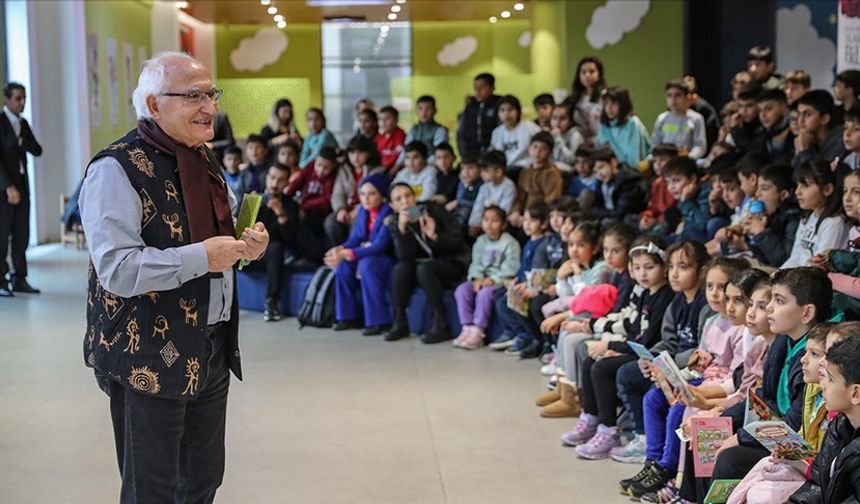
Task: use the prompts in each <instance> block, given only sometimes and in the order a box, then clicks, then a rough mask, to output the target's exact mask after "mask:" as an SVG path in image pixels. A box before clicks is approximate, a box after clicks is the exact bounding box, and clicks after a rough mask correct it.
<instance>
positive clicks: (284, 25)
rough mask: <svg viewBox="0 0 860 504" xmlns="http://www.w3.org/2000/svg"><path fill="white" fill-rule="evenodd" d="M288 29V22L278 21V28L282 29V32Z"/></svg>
mask: <svg viewBox="0 0 860 504" xmlns="http://www.w3.org/2000/svg"><path fill="white" fill-rule="evenodd" d="M286 27H287V22H286V21H278V28H280V29H282V30H283V29H284V28H286Z"/></svg>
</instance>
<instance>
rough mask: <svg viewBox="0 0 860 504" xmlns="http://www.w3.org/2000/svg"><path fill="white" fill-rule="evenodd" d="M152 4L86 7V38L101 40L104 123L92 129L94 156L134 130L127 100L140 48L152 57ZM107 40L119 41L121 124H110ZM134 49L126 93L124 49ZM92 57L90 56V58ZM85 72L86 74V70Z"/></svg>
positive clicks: (91, 0)
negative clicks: (129, 83)
mask: <svg viewBox="0 0 860 504" xmlns="http://www.w3.org/2000/svg"><path fill="white" fill-rule="evenodd" d="M151 11H152V7H151V3H150V2H143V1H136V0H87V1H86V2H85V3H84V16H85V18H86V35H87V36H89V35H90V34H95V35H96V36H97V37H98V60H99V62H98V66H99V76H100V78H99V90H98V92H99V97H100V102H101V123H100V125H99V126H93V125H92V121H91V125H90V150H91V151H92V153H93V154H95V153H96V152H98V151H99V150H101V149H102V148H104V147H105V146H107V145H108V144H109V143H111V142H112V141H114V140H116V139H118V138H120V137H122V136H123V135H125V133H127V132H128V130H129V129H131V126H130V125H131V124H132V123H133V119H132V118H129V117H128V113H127V110H126V109H127V107H126V99H127V98H128V97H129V96H131V92H132V91H133V90H134V86H136V85H137V76H138V75H139V74H140V72H139V69H140V64H141V61H140V58H139V56H138V48H139V47H145V48H146V54H147V56H151V55H152V50H151V49H152V46H151V44H150V39H151V36H152V35H151V24H152V23H151ZM107 38H113V39H115V40H116V46H117V81H118V82H117V86H118V91H119V124H118V125H116V126H112V125H111V123H110V104H109V90H108V56H107V42H106V40H107ZM125 43H130V44H131V45H132V64H133V65H134V68H133V71H132V76H133V79H132V86H131V89H127V87H126V82H125V57H124V49H123V46H124V44H125ZM87 57H89V55H87ZM84 71H86V70H84Z"/></svg>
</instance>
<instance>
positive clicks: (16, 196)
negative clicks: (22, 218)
mask: <svg viewBox="0 0 860 504" xmlns="http://www.w3.org/2000/svg"><path fill="white" fill-rule="evenodd" d="M6 199H7V200H8V201H9V204H10V205H17V204H18V203H20V202H21V193H20V192H18V189H17V188H15V186H9V187H7V188H6Z"/></svg>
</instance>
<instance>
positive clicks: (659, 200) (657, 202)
mask: <svg viewBox="0 0 860 504" xmlns="http://www.w3.org/2000/svg"><path fill="white" fill-rule="evenodd" d="M677 156H678V147H677V146H675V145H672V144H657V145H656V146H655V147H654V148H653V149H651V168H652V170H653V171H654V180H653V181H651V185H650V187H649V189H648V192H647V193H646V196H645V199H646V201H648V204H647V205H646V206H645V210H642V212H641V213H640V214H639V215H638V216H636V215H633V216H630V217H628V218H627V219H626V224H627V225H628V226H629V227H631V228H638V229H639V231H642V232H652V233H655V234H661V235H665V234H666V233H667V231H668V230H670V229H675V228H676V227H677V226H678V222H677V218H672V217H673V216H672V215H668V217H669V219H667V214H674V213H677V211H675V212H667V211H668V210H670V209H672V208H676V207H677V202H676V201H675V198H674V197H673V196H672V194H671V193H669V189H668V188H667V187H666V178H665V177H664V176H663V170H664V169H665V168H666V163H668V162H669V161H671V160H672V159H673V158H675V157H677Z"/></svg>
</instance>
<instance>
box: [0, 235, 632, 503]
mask: <svg viewBox="0 0 860 504" xmlns="http://www.w3.org/2000/svg"><path fill="white" fill-rule="evenodd" d="M31 264H32V266H31V269H32V272H31V276H30V280H31V283H33V285H35V286H37V287H40V288H41V289H42V291H43V294H42V295H41V296H38V297H33V296H30V297H26V296H18V297H16V298H15V299H2V300H0V347H2V349H3V350H2V352H0V405H2V406H0V426H2V428H0V453H2V455H0V502H3V503H14V504H23V503H39V504H44V503H60V502H62V503H87V504H89V503H109V502H116V501H117V500H118V498H117V495H118V475H117V469H116V465H115V456H114V451H113V437H112V433H111V427H110V421H109V416H108V410H107V398H106V397H105V396H104V395H103V394H102V393H101V392H100V391H99V390H98V389H97V388H96V386H95V382H94V380H93V378H92V373H91V372H90V371H89V370H88V369H86V368H85V367H84V365H83V361H82V356H81V353H82V352H81V342H82V341H83V334H84V317H83V315H84V304H85V300H86V293H85V282H84V279H85V273H86V271H85V270H86V254H85V252H81V251H75V250H72V249H71V248H66V249H62V248H59V247H58V246H46V247H41V248H39V249H37V250H35V251H33V253H32V262H31ZM242 341H243V343H242V345H243V346H242V348H243V361H244V366H245V376H246V378H245V381H244V382H241V383H240V382H238V381H235V380H234V381H233V384H232V391H231V395H230V405H229V413H228V434H227V458H228V463H227V474H226V478H225V481H224V485H223V487H222V488H221V491H220V492H219V498H218V502H224V503H243V504H244V503H281V502H284V503H292V502H295V503H326V504H329V503H373V504H376V503H443V502H450V503H463V504H476V503H541V502H563V501H568V502H626V501H628V499H627V498H626V497H623V496H621V495H619V494H618V492H617V490H616V483H617V481H618V480H619V479H621V478H624V477H629V476H630V475H632V474H634V473H635V472H636V471H637V470H638V467H636V466H631V465H621V464H617V463H615V462H611V461H600V462H587V461H583V460H579V459H577V458H576V456H575V454H574V452H573V450H571V449H565V448H563V447H561V446H560V444H559V442H558V436H559V434H561V433H562V432H563V431H565V430H567V429H568V428H570V427H571V426H572V424H573V422H572V421H571V420H570V419H563V420H546V419H541V418H539V417H538V415H537V408H535V407H534V406H533V405H532V403H533V400H534V398H535V397H536V396H537V395H538V394H539V393H540V392H542V391H543V390H544V387H543V381H542V379H541V378H540V376H539V375H538V370H537V363H536V361H524V362H519V361H517V360H516V359H514V358H511V357H507V356H503V355H500V354H494V353H491V352H490V351H489V350H487V349H483V350H480V351H476V352H466V351H463V350H456V349H454V348H452V347H451V346H450V345H444V344H443V345H436V346H432V347H428V346H424V345H422V344H421V343H420V342H418V341H417V340H416V339H415V338H410V339H409V340H404V341H400V342H396V343H385V342H384V341H382V339H381V338H379V337H374V338H367V337H362V336H361V335H360V333H359V332H357V331H355V332H350V333H337V334H335V333H333V332H331V331H324V330H315V329H304V330H301V331H300V330H298V326H297V324H296V322H295V320H293V319H287V320H284V321H281V322H278V323H264V322H263V321H262V320H261V317H260V315H259V314H257V313H251V312H247V313H243V314H242Z"/></svg>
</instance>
